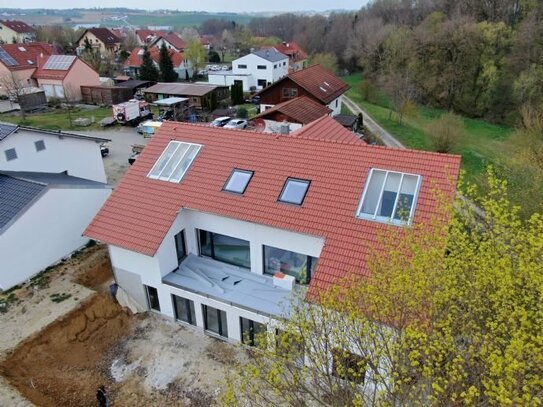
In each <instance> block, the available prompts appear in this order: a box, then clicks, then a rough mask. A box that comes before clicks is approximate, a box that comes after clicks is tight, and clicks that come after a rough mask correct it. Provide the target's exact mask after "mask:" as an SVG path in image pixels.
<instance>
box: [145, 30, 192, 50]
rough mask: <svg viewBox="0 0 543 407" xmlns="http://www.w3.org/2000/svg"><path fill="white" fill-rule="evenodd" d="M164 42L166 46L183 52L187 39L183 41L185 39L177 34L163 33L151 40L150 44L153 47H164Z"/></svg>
mask: <svg viewBox="0 0 543 407" xmlns="http://www.w3.org/2000/svg"><path fill="white" fill-rule="evenodd" d="M162 44H165V45H166V48H168V49H170V50H173V51H176V52H183V51H184V50H185V48H186V43H185V41H183V39H182V38H181V37H179V36H178V35H177V34H162V35H160V36H157V37H155V39H153V40H152V41H151V42H150V45H149V46H150V47H151V48H158V49H160V47H162Z"/></svg>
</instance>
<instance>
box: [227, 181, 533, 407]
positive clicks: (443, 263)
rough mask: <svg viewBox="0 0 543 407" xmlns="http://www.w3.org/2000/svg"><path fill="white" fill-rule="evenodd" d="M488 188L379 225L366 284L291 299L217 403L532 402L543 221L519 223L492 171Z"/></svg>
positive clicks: (349, 283) (358, 280)
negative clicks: (424, 220) (398, 222)
mask: <svg viewBox="0 0 543 407" xmlns="http://www.w3.org/2000/svg"><path fill="white" fill-rule="evenodd" d="M488 184H489V191H488V193H487V194H485V195H484V196H482V197H478V194H477V193H476V191H474V189H473V187H471V186H468V187H466V188H464V191H465V194H466V196H468V197H469V198H470V200H468V199H458V200H457V201H456V202H455V204H454V205H453V206H450V205H444V206H443V208H442V210H440V211H438V212H439V213H438V214H437V215H436V218H435V221H432V222H430V223H429V224H426V225H425V226H414V227H412V228H389V229H388V231H387V232H386V233H384V234H383V236H382V247H383V248H384V250H383V251H379V252H374V254H373V255H371V256H370V259H369V263H368V264H369V269H370V272H371V277H369V278H351V279H347V280H346V281H344V282H343V284H337V285H335V286H334V288H333V289H330V290H328V291H326V292H324V293H322V294H321V295H320V296H318V297H314V298H312V300H313V302H312V304H311V305H309V304H308V303H307V302H304V301H297V302H294V305H293V310H292V311H291V314H290V318H289V319H288V320H285V321H283V322H279V323H277V328H278V330H279V331H278V332H279V334H276V335H273V334H272V333H266V334H264V335H263V336H262V337H261V338H259V341H258V342H259V343H260V350H259V351H258V352H250V353H249V361H248V362H247V363H244V364H243V365H241V366H239V368H238V369H236V370H235V371H234V372H232V373H231V374H230V379H229V380H230V384H229V389H228V391H226V392H225V394H224V396H223V401H224V402H225V403H226V404H228V405H287V406H301V405H321V406H323V405H324V406H338V407H339V406H352V405H354V406H366V405H379V406H381V405H391V406H406V405H426V406H434V405H435V406H451V405H456V406H474V405H477V406H492V405H495V406H503V405H523V406H529V405H533V406H536V405H541V403H542V402H543V399H542V397H543V396H542V395H543V352H542V347H543V330H542V329H541V326H542V324H543V305H542V304H543V303H542V301H541V296H542V293H543V273H542V268H541V267H542V266H541V264H542V260H543V218H542V217H541V215H539V214H536V215H533V216H532V217H531V218H530V219H529V220H526V221H523V220H521V219H520V218H519V215H518V208H515V207H512V205H510V203H509V201H508V198H507V192H506V184H505V182H502V181H500V180H498V179H496V178H495V177H494V176H493V175H492V173H491V174H490V176H489V178H488ZM474 204H475V205H477V206H475V205H474ZM443 219H449V221H448V222H443ZM360 238H361V239H362V237H360ZM268 332H271V330H269V331H268ZM302 354H305V356H304V358H305V363H302V362H301V360H302V359H301V356H302Z"/></svg>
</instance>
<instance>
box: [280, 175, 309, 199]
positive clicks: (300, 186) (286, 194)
mask: <svg viewBox="0 0 543 407" xmlns="http://www.w3.org/2000/svg"><path fill="white" fill-rule="evenodd" d="M309 183H310V182H309V181H308V180H304V179H295V178H287V181H286V182H285V186H284V187H283V190H282V191H281V195H280V196H279V201H281V202H286V203H291V204H295V205H301V204H302V202H303V201H304V198H305V195H306V194H307V189H308V188H309Z"/></svg>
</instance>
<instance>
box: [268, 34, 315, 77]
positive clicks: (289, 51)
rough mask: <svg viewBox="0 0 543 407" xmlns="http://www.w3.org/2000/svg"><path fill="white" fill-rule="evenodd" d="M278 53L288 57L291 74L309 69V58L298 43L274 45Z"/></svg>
mask: <svg viewBox="0 0 543 407" xmlns="http://www.w3.org/2000/svg"><path fill="white" fill-rule="evenodd" d="M273 48H275V49H276V50H277V51H278V52H280V53H282V54H285V55H287V56H288V64H289V72H296V71H300V70H302V69H305V68H307V65H308V61H309V57H308V56H307V53H306V52H305V51H304V50H303V49H302V47H300V45H298V43H297V42H294V41H293V42H285V41H283V42H282V43H281V44H277V45H274V46H273Z"/></svg>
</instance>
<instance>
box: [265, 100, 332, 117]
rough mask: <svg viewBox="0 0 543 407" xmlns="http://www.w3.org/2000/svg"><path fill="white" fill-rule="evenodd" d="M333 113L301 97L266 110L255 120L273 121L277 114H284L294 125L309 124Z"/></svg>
mask: <svg viewBox="0 0 543 407" xmlns="http://www.w3.org/2000/svg"><path fill="white" fill-rule="evenodd" d="M331 111H332V109H329V108H328V107H326V106H324V105H322V104H320V103H318V102H315V101H314V100H313V99H311V98H308V97H307V96H299V97H296V98H293V99H290V100H287V101H286V102H283V103H279V104H278V105H275V106H273V107H272V108H270V109H267V110H264V111H263V112H262V113H260V114H259V115H257V116H255V118H262V119H267V118H270V119H271V118H272V117H273V116H275V114H276V113H282V114H284V115H285V116H288V117H289V118H290V119H287V120H291V121H293V122H294V123H300V124H308V123H311V122H313V121H315V120H317V119H318V118H320V117H322V116H327V115H328V114H329V113H330V112H331ZM271 120H273V119H271Z"/></svg>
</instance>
